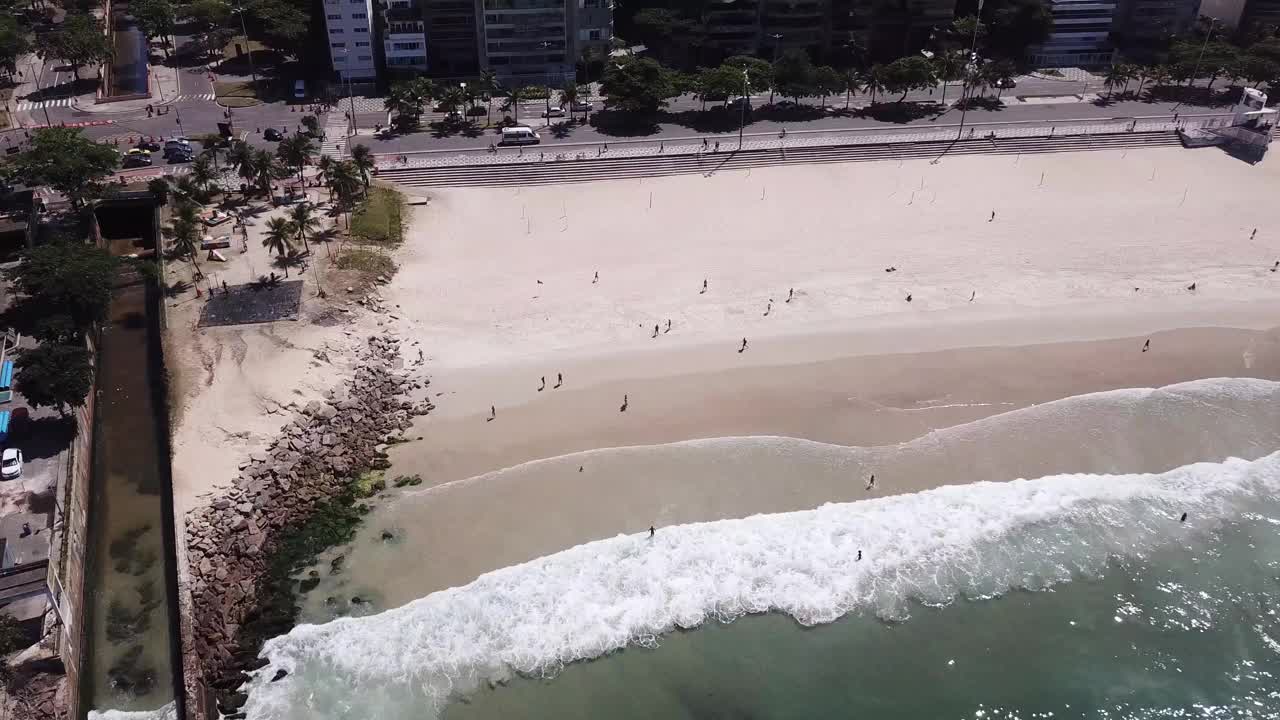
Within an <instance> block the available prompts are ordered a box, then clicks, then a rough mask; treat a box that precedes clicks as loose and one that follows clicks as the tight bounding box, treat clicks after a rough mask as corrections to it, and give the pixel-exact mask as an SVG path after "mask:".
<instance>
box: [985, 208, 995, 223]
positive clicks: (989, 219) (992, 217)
mask: <svg viewBox="0 0 1280 720" xmlns="http://www.w3.org/2000/svg"><path fill="white" fill-rule="evenodd" d="M995 219H996V211H995V210H992V211H991V217H990V218H988V219H987V222H994V221H995Z"/></svg>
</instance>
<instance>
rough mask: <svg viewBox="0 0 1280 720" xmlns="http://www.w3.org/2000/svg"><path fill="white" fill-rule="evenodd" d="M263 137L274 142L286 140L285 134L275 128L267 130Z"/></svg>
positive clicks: (263, 132) (264, 131)
mask: <svg viewBox="0 0 1280 720" xmlns="http://www.w3.org/2000/svg"><path fill="white" fill-rule="evenodd" d="M262 137H263V139H265V140H270V141H272V142H279V141H281V140H283V139H284V133H282V132H280V131H279V130H277V129H275V128H273V127H269V128H267V129H266V130H263V131H262Z"/></svg>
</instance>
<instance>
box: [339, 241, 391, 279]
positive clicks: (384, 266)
mask: <svg viewBox="0 0 1280 720" xmlns="http://www.w3.org/2000/svg"><path fill="white" fill-rule="evenodd" d="M338 267H339V268H341V269H343V270H359V271H360V272H363V273H367V274H369V275H375V276H376V275H386V276H388V277H390V276H392V275H394V274H395V272H396V263H395V261H394V260H392V259H391V258H390V257H389V256H388V255H387V254H386V253H384V252H382V251H381V250H378V249H377V248H367V247H352V248H347V249H346V250H343V251H342V254H341V255H339V256H338Z"/></svg>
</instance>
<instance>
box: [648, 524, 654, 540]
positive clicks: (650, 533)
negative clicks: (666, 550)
mask: <svg viewBox="0 0 1280 720" xmlns="http://www.w3.org/2000/svg"><path fill="white" fill-rule="evenodd" d="M654 532H655V531H654V529H653V526H652V525H650V526H649V539H650V540H652V539H653V533H654Z"/></svg>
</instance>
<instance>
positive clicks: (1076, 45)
mask: <svg viewBox="0 0 1280 720" xmlns="http://www.w3.org/2000/svg"><path fill="white" fill-rule="evenodd" d="M1117 6H1118V3H1117V0H1053V5H1052V7H1051V8H1050V9H1051V12H1052V13H1053V32H1052V33H1051V34H1050V35H1049V39H1048V40H1046V41H1045V42H1044V44H1043V45H1040V46H1039V47H1036V48H1033V49H1032V50H1031V53H1030V59H1031V62H1032V63H1033V64H1034V65H1037V66H1039V67H1071V66H1080V67H1091V66H1098V65H1106V64H1108V63H1110V62H1111V57H1112V53H1113V50H1114V48H1113V47H1112V45H1111V31H1112V28H1113V27H1114V25H1115V22H1116V7H1117Z"/></svg>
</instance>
